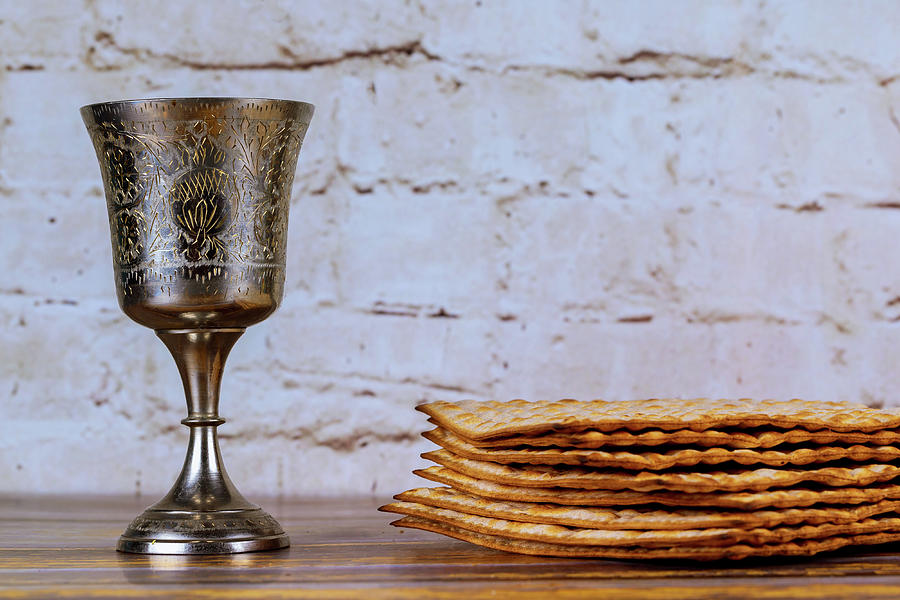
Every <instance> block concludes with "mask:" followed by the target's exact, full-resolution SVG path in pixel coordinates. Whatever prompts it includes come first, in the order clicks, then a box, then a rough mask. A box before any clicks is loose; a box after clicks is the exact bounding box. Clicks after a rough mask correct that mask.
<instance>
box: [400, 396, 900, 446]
mask: <svg viewBox="0 0 900 600" xmlns="http://www.w3.org/2000/svg"><path fill="white" fill-rule="evenodd" d="M416 409H417V410H420V411H422V412H424V413H425V414H427V415H428V416H430V417H432V418H433V419H434V420H435V421H436V422H437V423H438V424H439V425H441V426H442V427H445V428H446V429H449V430H451V431H453V432H455V433H457V434H459V435H461V436H462V437H465V438H468V439H472V440H482V439H487V438H492V437H501V436H510V435H535V434H538V433H544V432H551V431H584V430H587V429H596V430H598V431H614V430H617V429H627V430H629V431H638V430H641V429H649V428H653V429H663V430H677V429H690V430H692V431H705V430H707V429H720V428H722V427H741V428H747V427H775V428H778V429H793V428H802V429H809V430H813V431H815V430H819V429H828V430H831V431H878V430H881V429H894V428H897V427H900V412H898V411H896V410H878V409H874V408H868V407H866V406H863V405H861V404H849V403H843V402H817V401H809V400H787V401H784V400H750V399H741V400H709V399H696V400H678V399H653V400H627V401H620V402H605V401H603V400H590V401H579V400H556V401H540V402H526V401H524V400H512V401H508V402H497V401H486V402H480V401H475V400H463V401H461V402H432V403H429V404H423V405H421V406H417V407H416Z"/></svg>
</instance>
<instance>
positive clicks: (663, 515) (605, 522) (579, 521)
mask: <svg viewBox="0 0 900 600" xmlns="http://www.w3.org/2000/svg"><path fill="white" fill-rule="evenodd" d="M394 498H395V499H396V500H400V501H401V502H415V503H418V504H424V505H426V506H435V507H438V508H448V509H450V510H455V511H457V512H461V513H467V514H471V515H479V516H482V517H490V518H493V519H506V520H509V521H524V522H528V523H546V524H548V525H565V526H568V527H584V528H587V529H676V530H677V529H710V528H733V527H740V528H743V529H754V528H758V527H775V526H779V525H798V524H800V523H807V524H810V525H820V524H824V523H833V524H840V523H852V522H855V521H861V520H863V519H867V518H869V517H872V516H874V515H882V514H884V513H888V512H895V511H897V510H900V500H882V501H881V502H876V503H874V504H863V505H860V506H855V507H845V506H842V507H833V506H825V507H818V508H789V509H785V510H771V509H770V510H758V511H723V510H719V509H709V508H708V509H680V510H663V509H658V508H637V509H633V508H626V509H604V508H596V507H585V506H578V507H573V506H560V505H558V504H541V503H536V502H502V501H497V500H489V499H487V498H483V497H480V496H475V495H472V494H466V493H464V492H459V491H456V490H453V489H451V488H416V489H412V490H408V491H406V492H402V493H400V494H397V495H396V496H394Z"/></svg>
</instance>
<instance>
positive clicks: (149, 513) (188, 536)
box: [116, 508, 290, 554]
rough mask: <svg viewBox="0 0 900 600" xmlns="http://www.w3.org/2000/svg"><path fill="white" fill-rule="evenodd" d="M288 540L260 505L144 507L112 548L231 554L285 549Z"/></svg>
mask: <svg viewBox="0 0 900 600" xmlns="http://www.w3.org/2000/svg"><path fill="white" fill-rule="evenodd" d="M289 545H290V539H289V538H288V536H287V534H286V533H285V532H284V530H283V529H282V528H281V525H279V524H278V521H276V520H275V519H273V518H272V516H271V515H270V514H269V513H267V512H266V511H264V510H262V509H261V508H253V509H239V510H217V511H202V512H201V511H185V510H160V509H154V508H148V509H147V510H145V511H144V512H143V513H142V514H141V515H140V516H138V517H137V518H136V519H135V520H134V521H132V522H131V524H130V525H129V526H128V528H127V529H126V530H125V533H123V534H122V536H121V537H120V538H119V542H118V544H116V550H118V551H119V552H133V553H138V554H233V553H237V552H256V551H260V550H277V549H279V548H287V547H288V546H289Z"/></svg>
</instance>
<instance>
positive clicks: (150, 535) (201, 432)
mask: <svg viewBox="0 0 900 600" xmlns="http://www.w3.org/2000/svg"><path fill="white" fill-rule="evenodd" d="M242 333H244V329H243V328H227V329H224V328H223V329H179V330H161V331H157V332H156V334H157V335H158V336H159V337H160V339H161V340H162V341H163V343H165V345H166V347H167V348H168V349H169V351H170V352H171V353H172V356H173V357H174V358H175V363H176V364H177V365H178V372H179V373H180V374H181V381H182V383H183V384H184V392H185V397H186V399H187V405H188V416H187V418H186V419H182V421H181V422H182V423H184V424H185V425H187V426H188V427H189V428H190V432H191V433H190V441H189V443H188V451H187V456H186V457H185V459H184V466H183V467H182V469H181V474H180V475H179V476H178V479H177V480H176V482H175V485H173V486H172V489H171V490H169V493H168V494H166V495H165V497H164V498H163V499H162V500H160V501H159V502H157V503H156V504H154V505H153V506H151V507H150V508H148V509H147V510H146V511H144V513H143V514H142V515H141V516H139V517H138V518H137V519H135V520H134V521H133V522H132V523H131V525H130V526H129V527H128V529H127V530H126V531H125V534H124V535H123V536H122V537H121V538H120V539H119V545H118V549H119V550H122V551H124V552H143V553H161V554H214V553H227V552H248V551H253V550H270V549H275V548H283V547H285V546H287V545H288V543H289V541H288V537H287V535H285V533H284V531H283V530H282V529H281V526H280V525H279V524H278V522H277V521H275V519H273V518H272V517H271V516H269V515H268V513H266V512H265V511H263V510H262V509H260V508H259V507H258V506H256V505H254V504H251V503H250V502H248V501H247V500H246V499H245V498H244V497H243V496H242V495H241V493H240V492H238V491H237V488H235V486H234V484H233V483H232V482H231V479H230V478H229V477H228V473H226V472H225V465H224V464H223V462H222V456H221V453H220V451H219V440H218V436H217V433H216V431H217V427H218V426H219V425H221V424H222V423H224V422H225V419H223V418H222V417H220V416H219V387H220V384H221V381H222V371H223V370H224V367H225V359H226V358H228V353H229V351H230V350H231V348H232V346H234V343H235V342H236V341H237V339H238V338H239V337H241V334H242Z"/></svg>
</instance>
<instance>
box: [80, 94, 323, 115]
mask: <svg viewBox="0 0 900 600" xmlns="http://www.w3.org/2000/svg"><path fill="white" fill-rule="evenodd" d="M152 102H159V103H173V104H174V103H179V102H180V103H182V104H203V103H211V102H216V103H221V104H233V103H236V102H278V103H285V104H299V105H301V106H308V107H310V108H315V105H314V104H312V103H310V102H304V101H302V100H287V99H285V98H266V97H262V96H161V97H154V98H128V99H124V100H107V101H103V102H91V103H89V104H85V105H83V106H82V107H81V108H80V109H79V110H81V111H83V110H85V109H88V108H99V107H101V106H114V105H117V104H121V105H126V104H128V105H134V104H142V103H152Z"/></svg>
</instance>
